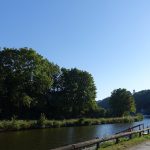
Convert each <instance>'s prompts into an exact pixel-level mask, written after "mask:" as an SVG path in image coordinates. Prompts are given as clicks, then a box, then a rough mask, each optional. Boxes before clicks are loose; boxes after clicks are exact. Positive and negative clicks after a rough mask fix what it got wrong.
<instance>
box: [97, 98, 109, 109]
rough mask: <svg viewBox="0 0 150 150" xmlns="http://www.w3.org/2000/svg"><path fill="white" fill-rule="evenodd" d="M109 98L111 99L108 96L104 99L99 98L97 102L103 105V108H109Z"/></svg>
mask: <svg viewBox="0 0 150 150" xmlns="http://www.w3.org/2000/svg"><path fill="white" fill-rule="evenodd" d="M109 99H110V97H106V98H104V99H103V100H99V101H98V102H97V104H98V105H99V106H101V107H102V108H105V109H109V108H110V105H109Z"/></svg>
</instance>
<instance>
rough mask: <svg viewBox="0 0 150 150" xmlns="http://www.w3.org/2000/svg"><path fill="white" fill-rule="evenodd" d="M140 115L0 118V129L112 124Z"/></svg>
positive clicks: (134, 118)
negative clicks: (0, 119)
mask: <svg viewBox="0 0 150 150" xmlns="http://www.w3.org/2000/svg"><path fill="white" fill-rule="evenodd" d="M142 119H143V116H142V115H137V116H134V117H131V116H127V117H120V118H80V119H69V120H47V119H46V118H45V117H44V116H43V117H41V118H40V119H39V120H16V119H12V120H2V121H0V131H16V130H27V129H40V128H59V127H73V126H89V125H99V124H113V123H131V122H137V121H141V120H142Z"/></svg>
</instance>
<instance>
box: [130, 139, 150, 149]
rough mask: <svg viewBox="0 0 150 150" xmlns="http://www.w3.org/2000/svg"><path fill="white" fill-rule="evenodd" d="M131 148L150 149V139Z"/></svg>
mask: <svg viewBox="0 0 150 150" xmlns="http://www.w3.org/2000/svg"><path fill="white" fill-rule="evenodd" d="M129 150H150V141H146V142H144V143H141V144H139V145H137V146H134V147H133V148H130V149H129Z"/></svg>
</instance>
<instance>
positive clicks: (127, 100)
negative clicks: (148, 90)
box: [109, 89, 136, 116]
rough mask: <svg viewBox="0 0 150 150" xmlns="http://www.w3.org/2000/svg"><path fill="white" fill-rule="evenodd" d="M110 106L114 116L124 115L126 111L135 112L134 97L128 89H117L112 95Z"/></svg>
mask: <svg viewBox="0 0 150 150" xmlns="http://www.w3.org/2000/svg"><path fill="white" fill-rule="evenodd" d="M109 102H110V107H111V110H112V113H113V115H114V116H123V115H125V114H126V113H135V111H136V108H135V102H134V97H133V96H132V94H131V92H130V91H127V90H126V89H116V90H114V91H113V92H112V94H111V97H110V100H109Z"/></svg>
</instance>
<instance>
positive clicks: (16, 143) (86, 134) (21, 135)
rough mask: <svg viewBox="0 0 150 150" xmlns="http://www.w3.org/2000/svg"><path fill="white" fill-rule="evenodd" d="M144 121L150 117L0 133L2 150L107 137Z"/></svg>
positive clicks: (42, 149) (41, 148) (45, 149)
mask: <svg viewBox="0 0 150 150" xmlns="http://www.w3.org/2000/svg"><path fill="white" fill-rule="evenodd" d="M140 123H144V125H145V126H147V125H150V118H148V117H145V118H144V120H143V121H140V122H135V123H130V124H105V125H94V126H82V127H63V128H53V129H37V130H27V131H15V132H2V133H0V150H49V149H51V148H55V147H59V146H62V145H66V144H72V143H76V142H80V141H85V140H89V139H92V138H95V137H106V136H109V135H112V134H115V133H116V132H119V131H121V130H124V129H126V128H128V127H130V126H134V125H137V124H140Z"/></svg>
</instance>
